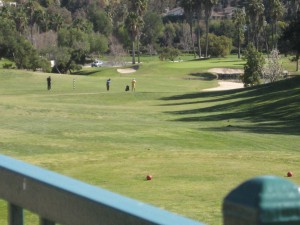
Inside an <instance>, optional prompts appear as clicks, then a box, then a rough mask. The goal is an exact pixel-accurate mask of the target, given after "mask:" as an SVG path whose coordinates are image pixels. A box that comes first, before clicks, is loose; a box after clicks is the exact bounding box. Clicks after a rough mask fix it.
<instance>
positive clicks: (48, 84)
mask: <svg viewBox="0 0 300 225" xmlns="http://www.w3.org/2000/svg"><path fill="white" fill-rule="evenodd" d="M47 89H48V91H49V90H51V77H50V76H49V77H47Z"/></svg>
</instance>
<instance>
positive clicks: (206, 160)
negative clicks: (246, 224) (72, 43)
mask: <svg viewBox="0 0 300 225" xmlns="http://www.w3.org/2000/svg"><path fill="white" fill-rule="evenodd" d="M241 65H242V61H238V60H235V59H233V58H227V59H212V60H207V61H188V62H182V63H171V62H164V63H161V62H157V61H149V62H147V63H144V64H142V65H141V66H140V67H139V69H138V70H137V71H136V72H135V73H133V74H120V73H118V72H117V70H116V68H102V69H98V68H96V69H95V68H92V69H85V70H84V71H83V72H82V75H81V76H75V75H74V76H73V75H72V76H71V75H51V76H52V80H53V89H52V90H51V91H47V90H46V77H47V76H48V74H42V73H41V74H40V73H31V72H24V71H14V70H1V71H0V73H1V75H0V111H1V117H0V123H1V127H0V134H1V135H0V137H1V138H0V151H1V153H2V154H6V155H9V156H12V157H15V158H18V159H21V160H24V161H26V162H29V163H33V164H35V165H39V166H42V167H44V168H47V169H50V170H53V171H57V172H59V173H62V174H65V175H68V176H71V177H74V178H77V179H80V180H82V181H85V182H88V183H90V184H93V185H97V186H100V187H103V188H107V189H109V190H111V191H115V192H118V193H121V194H124V195H126V196H129V197H133V198H136V199H139V200H142V201H145V202H148V203H151V204H154V205H156V206H159V207H162V208H165V209H167V210H170V211H173V212H176V213H179V214H183V215H185V216H187V217H190V218H193V219H196V220H200V221H202V222H205V223H207V224H211V225H219V224H222V214H221V205H222V201H223V198H224V197H225V195H226V194H227V193H228V192H229V191H230V190H231V189H232V188H234V187H236V186H237V185H238V184H240V183H241V182H243V181H245V180H246V179H249V178H252V177H254V176H258V175H265V174H272V175H277V176H281V177H282V176H285V175H286V172H287V171H288V170H292V171H293V172H294V173H295V176H294V177H293V178H292V181H293V182H295V183H298V184H299V183H300V177H299V176H297V173H299V172H298V171H300V153H299V151H298V148H299V146H300V139H299V134H300V129H299V121H300V120H299V110H300V104H299V102H300V101H299V98H300V97H299V96H300V93H299V92H300V79H299V78H298V77H296V78H294V79H291V80H285V81H281V82H278V83H275V84H267V85H261V86H258V87H254V88H247V89H239V90H231V91H218V92H201V90H202V89H204V88H208V87H212V86H215V85H216V83H217V82H216V80H214V76H213V75H211V74H207V73H206V70H207V69H208V68H212V67H232V68H241ZM83 74H84V75H83ZM108 77H110V78H111V79H112V83H111V91H110V92H107V91H106V90H105V80H106V79H107V78H108ZM133 77H135V78H136V79H137V91H136V92H135V93H132V92H125V91H124V88H125V85H126V84H129V83H130V80H131V79H132V78H133ZM192 78H193V79H192ZM194 78H197V79H194ZM74 79H75V84H76V88H75V89H73V80H74ZM147 174H152V175H153V177H154V178H153V180H152V181H150V182H149V181H145V176H146V175H147ZM5 207H6V206H5V203H4V202H2V204H0V208H1V210H0V223H1V224H5V220H6V210H5V209H4V208H5ZM26 217H27V218H26V220H27V221H28V222H29V224H33V223H34V222H35V221H36V220H37V218H36V217H35V216H33V215H31V214H28V213H27V214H26Z"/></svg>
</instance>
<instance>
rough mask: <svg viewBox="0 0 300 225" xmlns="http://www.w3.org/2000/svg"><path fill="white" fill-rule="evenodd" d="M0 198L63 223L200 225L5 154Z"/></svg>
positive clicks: (0, 170)
mask: <svg viewBox="0 0 300 225" xmlns="http://www.w3.org/2000/svg"><path fill="white" fill-rule="evenodd" d="M0 198H1V199H4V200H6V201H7V202H9V203H10V204H13V205H16V206H18V207H21V208H24V209H28V210H30V211H32V212H33V213H36V214H38V215H39V216H40V217H41V218H45V219H47V220H49V221H53V222H56V223H61V224H64V225H110V224H112V225H135V224H139V225H142V224H145V225H146V224H147V225H154V224H156V225H158V224H160V225H203V224H202V223H200V222H197V221H194V220H192V219H188V218H186V217H183V216H179V215H177V214H173V213H170V212H168V211H166V210H163V209H159V208H157V207H154V206H152V205H149V204H145V203H143V202H140V201H137V200H134V199H131V198H128V197H124V196H121V195H119V194H116V193H113V192H110V191H108V190H105V189H102V188H99V187H96V186H92V185H89V184H86V183H84V182H81V181H79V180H76V179H73V178H70V177H67V176H64V175H61V174H58V173H55V172H52V171H49V170H46V169H43V168H41V167H38V166H34V165H31V164H28V163H25V162H22V161H19V160H16V159H13V158H11V157H8V156H4V155H0Z"/></svg>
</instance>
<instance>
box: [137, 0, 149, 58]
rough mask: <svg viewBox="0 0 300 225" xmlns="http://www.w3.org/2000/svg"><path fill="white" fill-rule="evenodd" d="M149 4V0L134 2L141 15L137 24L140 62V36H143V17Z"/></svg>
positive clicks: (138, 13)
mask: <svg viewBox="0 0 300 225" xmlns="http://www.w3.org/2000/svg"><path fill="white" fill-rule="evenodd" d="M147 6H148V0H136V1H135V3H134V8H135V11H136V13H137V15H138V16H139V21H138V24H137V32H138V33H137V38H138V40H137V50H138V63H140V36H141V29H142V27H143V26H144V20H143V17H144V15H145V12H146V11H147Z"/></svg>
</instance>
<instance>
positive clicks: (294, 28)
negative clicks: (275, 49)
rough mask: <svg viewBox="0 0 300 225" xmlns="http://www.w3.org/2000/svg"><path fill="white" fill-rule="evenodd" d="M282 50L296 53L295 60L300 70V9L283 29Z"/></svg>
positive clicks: (297, 69)
mask: <svg viewBox="0 0 300 225" xmlns="http://www.w3.org/2000/svg"><path fill="white" fill-rule="evenodd" d="M280 47H281V48H280V49H281V52H285V53H292V54H295V58H294V61H296V71H299V58H300V11H298V14H297V16H296V17H295V18H294V19H293V21H292V22H291V23H290V24H289V26H288V27H287V28H286V29H285V30H284V31H283V35H282V37H281V39H280Z"/></svg>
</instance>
